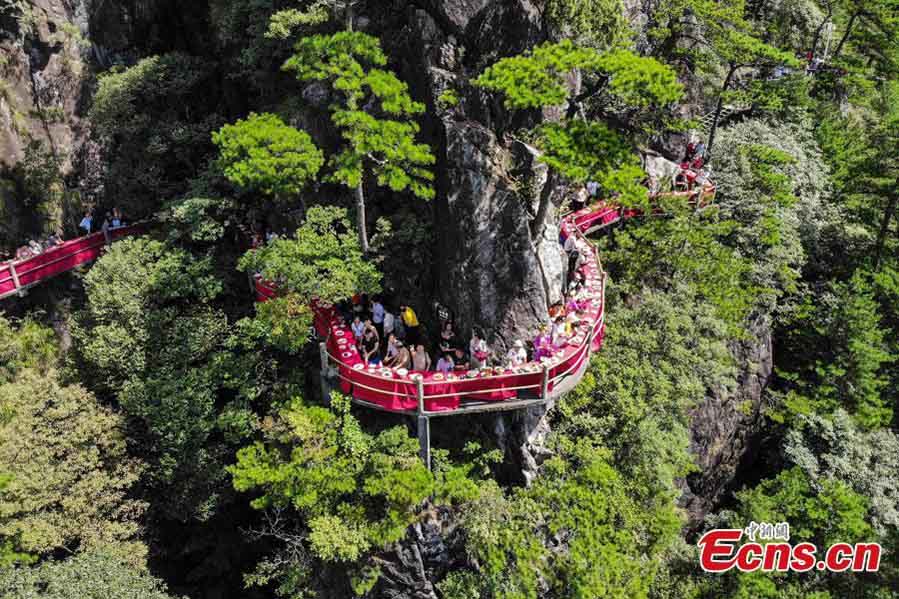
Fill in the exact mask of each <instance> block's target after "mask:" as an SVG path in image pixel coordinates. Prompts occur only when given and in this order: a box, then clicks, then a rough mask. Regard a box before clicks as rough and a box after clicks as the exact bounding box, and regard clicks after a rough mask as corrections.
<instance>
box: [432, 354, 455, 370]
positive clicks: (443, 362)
mask: <svg viewBox="0 0 899 599" xmlns="http://www.w3.org/2000/svg"><path fill="white" fill-rule="evenodd" d="M454 367H455V365H454V364H453V359H452V358H451V357H450V355H449V354H448V353H446V352H443V353H441V354H440V359H439V360H437V368H436V370H437V372H440V373H442V374H448V373H450V372H452V370H453V368H454Z"/></svg>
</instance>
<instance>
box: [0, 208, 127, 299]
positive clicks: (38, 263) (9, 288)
mask: <svg viewBox="0 0 899 599" xmlns="http://www.w3.org/2000/svg"><path fill="white" fill-rule="evenodd" d="M139 230H140V225H132V226H128V227H116V228H115V229H110V230H109V236H110V239H111V240H113V241H114V240H116V239H121V238H122V237H126V236H128V235H133V234H135V233H137V232H138V231H139ZM105 246H106V238H105V236H104V235H103V233H102V232H99V233H93V234H91V235H87V236H85V237H78V238H77V239H71V240H69V241H66V242H63V243H61V244H59V245H57V246H54V247H52V248H50V249H48V250H45V251H44V252H43V253H41V254H38V255H37V256H32V257H31V258H26V259H24V260H13V261H11V262H6V263H4V264H0V299H4V298H6V297H10V296H12V295H25V292H26V291H27V290H28V289H29V288H30V287H34V286H35V285H40V284H41V283H43V282H44V281H46V280H47V279H50V278H52V277H55V276H56V275H59V274H62V273H64V272H67V271H70V270H72V269H73V268H76V267H78V266H81V265H83V264H87V263H89V262H93V261H94V260H96V259H97V258H99V257H100V255H101V254H102V253H103V248H104V247H105Z"/></svg>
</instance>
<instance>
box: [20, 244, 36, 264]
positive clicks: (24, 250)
mask: <svg viewBox="0 0 899 599" xmlns="http://www.w3.org/2000/svg"><path fill="white" fill-rule="evenodd" d="M32 256H34V252H32V251H31V248H30V247H28V246H27V245H23V246H22V247H20V248H19V249H17V250H16V260H27V259H28V258H31V257H32Z"/></svg>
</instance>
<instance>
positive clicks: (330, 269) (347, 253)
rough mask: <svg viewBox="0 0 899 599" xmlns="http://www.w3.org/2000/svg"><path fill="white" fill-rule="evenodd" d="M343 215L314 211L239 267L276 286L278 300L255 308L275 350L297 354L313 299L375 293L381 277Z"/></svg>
mask: <svg viewBox="0 0 899 599" xmlns="http://www.w3.org/2000/svg"><path fill="white" fill-rule="evenodd" d="M351 230H352V227H351V226H350V222H349V220H348V219H347V216H346V210H345V209H343V208H336V207H333V206H313V207H312V208H310V209H309V213H308V215H307V217H306V221H305V222H304V223H303V225H302V226H301V227H300V228H299V229H298V230H297V231H296V234H295V236H294V237H292V238H278V239H275V240H274V241H272V242H271V243H269V244H268V245H266V246H265V247H262V248H258V249H255V250H251V251H250V252H248V253H247V254H246V255H245V256H244V257H243V258H242V259H241V261H240V268H241V269H242V270H245V271H247V272H258V273H260V274H261V276H262V278H263V279H264V280H266V281H273V282H275V283H276V284H277V285H278V290H279V292H281V297H278V298H276V299H274V300H270V301H268V302H264V303H262V304H259V305H258V306H257V310H258V315H259V317H260V319H261V322H262V323H264V326H263V329H264V330H267V331H268V336H269V338H270V339H272V340H273V341H274V342H275V343H276V344H277V345H279V346H281V347H284V348H286V349H290V350H293V351H296V350H298V349H299V348H300V347H302V345H303V344H304V343H305V341H306V338H307V336H308V331H309V327H310V326H311V324H312V317H313V314H312V310H311V308H310V303H311V302H312V300H313V299H319V300H322V301H324V302H330V303H336V302H338V301H342V300H344V299H346V298H348V297H350V296H352V295H353V294H354V293H356V292H357V291H364V292H368V293H377V292H378V291H380V288H381V274H380V273H379V272H378V269H377V267H376V266H375V265H373V264H372V263H371V262H369V261H368V260H366V259H365V256H364V255H363V254H362V250H361V248H360V246H359V241H358V239H357V238H356V237H355V236H354V235H353V234H352V233H350V231H351Z"/></svg>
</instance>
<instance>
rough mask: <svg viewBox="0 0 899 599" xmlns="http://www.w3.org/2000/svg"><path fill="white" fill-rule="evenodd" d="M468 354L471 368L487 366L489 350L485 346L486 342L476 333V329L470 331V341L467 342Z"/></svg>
mask: <svg viewBox="0 0 899 599" xmlns="http://www.w3.org/2000/svg"><path fill="white" fill-rule="evenodd" d="M468 355H469V357H470V359H471V367H472V368H481V367H482V366H487V360H488V359H489V358H490V350H489V348H488V347H487V342H486V341H485V340H484V339H482V338H481V337H480V336H479V335H478V332H477V331H472V333H471V341H469V342H468Z"/></svg>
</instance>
